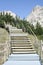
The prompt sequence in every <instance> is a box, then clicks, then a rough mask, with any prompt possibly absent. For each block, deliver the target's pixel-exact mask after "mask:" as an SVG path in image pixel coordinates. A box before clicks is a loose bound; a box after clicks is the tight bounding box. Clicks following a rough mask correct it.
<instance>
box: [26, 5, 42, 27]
mask: <svg viewBox="0 0 43 65" xmlns="http://www.w3.org/2000/svg"><path fill="white" fill-rule="evenodd" d="M26 20H27V21H28V22H30V23H32V24H33V25H34V26H35V25H36V23H37V22H39V23H40V24H41V26H42V27H43V7H41V6H36V7H35V8H34V9H33V10H32V12H31V14H30V15H29V16H27V18H26Z"/></svg>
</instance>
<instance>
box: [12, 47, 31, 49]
mask: <svg viewBox="0 0 43 65" xmlns="http://www.w3.org/2000/svg"><path fill="white" fill-rule="evenodd" d="M11 49H32V47H11Z"/></svg>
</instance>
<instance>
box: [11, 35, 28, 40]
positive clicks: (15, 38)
mask: <svg viewBox="0 0 43 65" xmlns="http://www.w3.org/2000/svg"><path fill="white" fill-rule="evenodd" d="M11 40H28V38H27V37H26V36H12V37H11Z"/></svg>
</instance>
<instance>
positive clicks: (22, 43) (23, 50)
mask: <svg viewBox="0 0 43 65" xmlns="http://www.w3.org/2000/svg"><path fill="white" fill-rule="evenodd" d="M10 37H11V42H10V44H11V53H12V54H35V53H36V51H35V49H34V47H33V44H32V42H31V40H30V38H28V33H24V32H23V31H22V29H17V28H14V27H12V28H11V29H10Z"/></svg>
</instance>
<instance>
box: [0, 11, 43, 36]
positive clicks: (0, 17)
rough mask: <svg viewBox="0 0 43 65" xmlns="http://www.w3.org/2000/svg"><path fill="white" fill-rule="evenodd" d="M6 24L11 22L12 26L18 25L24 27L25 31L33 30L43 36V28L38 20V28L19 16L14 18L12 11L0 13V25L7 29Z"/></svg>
mask: <svg viewBox="0 0 43 65" xmlns="http://www.w3.org/2000/svg"><path fill="white" fill-rule="evenodd" d="M5 24H11V25H12V26H16V27H17V28H20V29H22V30H23V31H24V32H28V33H29V34H32V31H33V32H34V33H35V34H36V35H37V36H38V35H41V36H43V28H42V27H41V25H40V24H39V23H38V22H37V24H36V28H34V26H33V24H30V23H29V22H27V21H26V20H25V19H23V20H21V19H20V18H19V17H17V16H16V18H14V17H13V16H11V15H10V13H9V14H8V13H6V14H5V13H4V12H3V13H0V27H2V28H5V29H6V26H5ZM7 29H8V28H7ZM31 30H32V31H31Z"/></svg>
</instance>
